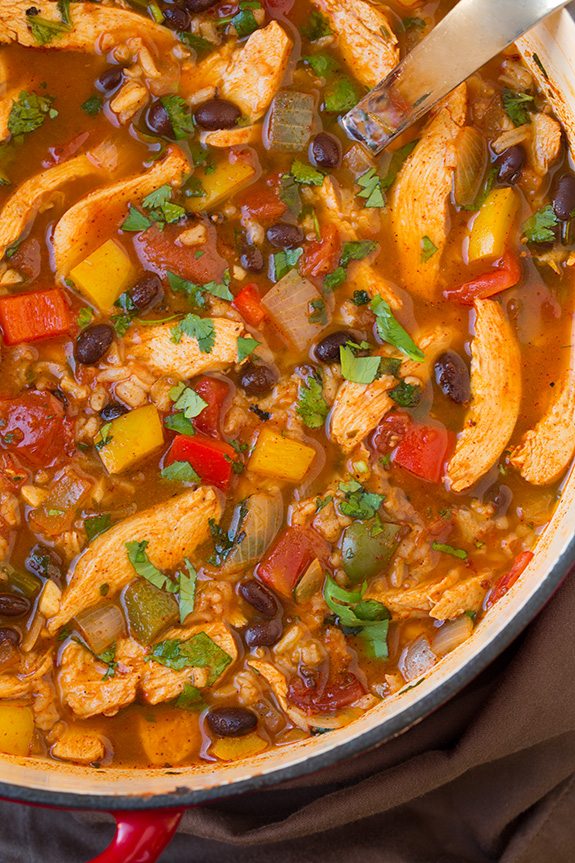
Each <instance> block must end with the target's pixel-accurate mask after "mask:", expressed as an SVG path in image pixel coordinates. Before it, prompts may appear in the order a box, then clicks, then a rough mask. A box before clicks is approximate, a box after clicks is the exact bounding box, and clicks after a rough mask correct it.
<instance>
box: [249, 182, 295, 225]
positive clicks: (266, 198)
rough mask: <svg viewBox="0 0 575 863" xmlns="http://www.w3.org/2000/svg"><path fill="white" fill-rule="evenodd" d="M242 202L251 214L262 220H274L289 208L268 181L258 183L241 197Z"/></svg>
mask: <svg viewBox="0 0 575 863" xmlns="http://www.w3.org/2000/svg"><path fill="white" fill-rule="evenodd" d="M240 204H241V206H242V207H243V208H245V209H246V210H247V212H248V213H249V215H250V216H253V217H254V218H255V219H258V220H259V221H260V222H273V221H275V220H276V219H279V217H280V216H283V214H284V213H285V211H286V210H287V207H286V205H285V204H284V203H283V201H280V199H279V198H278V195H277V193H276V192H275V190H274V189H273V188H272V187H271V186H269V185H268V184H267V183H263V182H262V183H256V184H255V185H254V186H251V187H250V188H249V189H248V191H247V192H246V193H245V194H244V195H242V197H241V198H240Z"/></svg>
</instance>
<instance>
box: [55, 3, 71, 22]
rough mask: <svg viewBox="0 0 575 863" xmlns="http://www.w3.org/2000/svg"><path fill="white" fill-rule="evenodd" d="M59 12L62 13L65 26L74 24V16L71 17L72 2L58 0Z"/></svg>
mask: <svg viewBox="0 0 575 863" xmlns="http://www.w3.org/2000/svg"><path fill="white" fill-rule="evenodd" d="M58 12H59V13H60V18H61V19H62V22H63V23H64V24H71V23H72V16H71V15H70V0H58Z"/></svg>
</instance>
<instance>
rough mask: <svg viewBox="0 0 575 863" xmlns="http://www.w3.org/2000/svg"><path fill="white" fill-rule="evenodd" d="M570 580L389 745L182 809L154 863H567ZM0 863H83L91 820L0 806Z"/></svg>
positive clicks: (574, 612)
mask: <svg viewBox="0 0 575 863" xmlns="http://www.w3.org/2000/svg"><path fill="white" fill-rule="evenodd" d="M574 621H575V577H574V576H573V575H572V576H571V577H570V578H569V579H568V580H567V581H566V582H565V583H564V585H563V586H562V588H561V589H560V590H559V591H558V593H557V594H556V595H555V597H554V598H553V600H552V601H551V602H550V603H549V605H548V606H547V607H546V608H545V609H544V611H543V612H542V613H541V614H540V615H539V617H538V619H537V620H536V621H534V622H533V623H532V624H531V625H530V626H529V627H528V628H527V630H526V631H525V632H524V633H523V635H522V636H521V637H520V638H519V639H517V641H516V642H515V644H514V645H513V646H512V647H511V648H510V649H509V650H507V652H506V653H505V654H504V655H503V656H502V657H501V658H500V659H499V660H498V661H497V662H496V663H495V664H494V665H492V666H491V667H490V668H489V669H488V670H487V671H486V672H484V673H483V674H482V675H481V676H480V677H478V678H477V680H475V681H474V683H473V684H471V685H470V686H468V687H467V689H465V690H464V691H463V692H462V693H460V695H458V696H457V697H455V698H454V699H453V700H452V701H451V702H449V704H447V705H445V706H444V707H443V708H441V709H440V710H438V711H437V712H436V713H435V714H434V715H433V716H431V717H429V718H427V719H426V720H425V721H423V722H422V723H420V724H419V725H418V726H416V727H415V728H412V729H411V730H410V731H408V732H407V733H406V734H404V735H402V736H401V737H399V738H397V739H395V740H393V741H391V742H389V743H386V744H385V745H383V746H381V747H380V748H379V749H376V750H373V751H371V752H368V753H365V754H363V755H361V756H359V757H357V758H355V759H354V760H351V761H347V762H345V763H342V764H340V765H338V766H336V767H334V768H330V769H329V770H325V771H322V772H321V773H318V774H316V775H314V776H312V777H307V778H305V779H303V780H301V781H293V782H291V783H287V784H284V785H282V786H279V787H277V788H275V789H269V790H266V791H263V792H260V793H258V794H252V795H246V796H243V797H240V798H234V799H230V800H225V801H223V802H222V803H221V804H212V805H210V806H209V807H205V808H201V809H195V810H191V811H189V812H188V813H187V814H186V815H185V816H184V819H183V822H182V826H181V828H180V831H179V833H178V835H177V836H176V838H175V840H174V842H173V843H172V845H171V846H170V848H169V849H167V850H166V851H165V852H164V854H163V856H162V858H161V863H270V861H271V863H312V861H313V863H341V861H346V863H574V861H575V624H574ZM0 818H1V821H0V824H1V827H0V861H1V863H82V861H86V860H88V859H90V857H91V856H93V855H95V854H96V853H97V852H98V851H99V850H101V849H102V848H103V847H104V845H105V844H106V841H108V839H109V837H110V836H111V834H112V828H111V826H110V824H109V823H103V821H102V817H101V816H94V815H89V816H86V815H80V816H78V815H72V814H69V813H57V812H47V811H45V810H41V809H30V808H28V807H24V806H19V805H17V804H9V803H4V804H0Z"/></svg>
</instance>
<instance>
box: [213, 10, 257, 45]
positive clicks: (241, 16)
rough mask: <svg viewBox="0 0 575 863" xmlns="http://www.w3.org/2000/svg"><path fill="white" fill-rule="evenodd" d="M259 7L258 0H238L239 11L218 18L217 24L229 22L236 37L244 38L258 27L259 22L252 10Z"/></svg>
mask: <svg viewBox="0 0 575 863" xmlns="http://www.w3.org/2000/svg"><path fill="white" fill-rule="evenodd" d="M261 8H262V4H261V3H260V2H259V0H240V5H239V11H238V12H236V14H235V15H230V16H228V17H226V18H220V19H219V21H218V24H231V26H232V27H233V28H234V30H235V31H236V33H237V34H238V38H240V39H244V38H245V37H246V36H251V34H252V33H253V32H254V31H255V30H257V29H258V27H259V24H258V22H257V19H256V16H255V15H254V12H255V11H258V10H260V9H261Z"/></svg>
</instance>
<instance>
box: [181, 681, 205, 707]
mask: <svg viewBox="0 0 575 863" xmlns="http://www.w3.org/2000/svg"><path fill="white" fill-rule="evenodd" d="M205 706H206V702H205V701H204V699H203V698H202V693H201V692H200V690H199V689H198V687H197V686H193V685H192V684H191V683H186V684H185V685H184V688H183V689H182V691H181V693H180V694H179V695H178V697H177V698H176V700H175V701H174V707H177V708H178V709H179V710H193V711H194V712H197V711H200V710H203V709H204V707H205Z"/></svg>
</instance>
